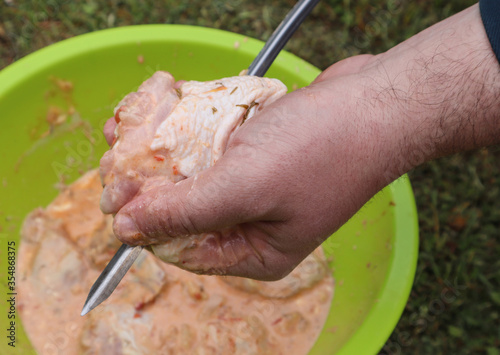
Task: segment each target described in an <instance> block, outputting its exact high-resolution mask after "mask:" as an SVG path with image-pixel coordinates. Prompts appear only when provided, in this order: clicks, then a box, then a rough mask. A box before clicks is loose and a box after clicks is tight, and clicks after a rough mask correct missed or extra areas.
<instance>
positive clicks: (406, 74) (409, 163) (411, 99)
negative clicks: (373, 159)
mask: <svg viewBox="0 0 500 355" xmlns="http://www.w3.org/2000/svg"><path fill="white" fill-rule="evenodd" d="M360 74H361V76H362V77H363V83H364V86H365V94H364V95H363V99H364V100H366V102H369V103H370V105H372V106H374V107H372V109H373V110H375V111H377V112H378V113H379V117H378V119H379V120H380V121H379V122H380V124H381V125H382V127H383V128H382V130H383V131H384V132H385V133H386V134H387V135H388V136H389V137H385V139H383V140H384V141H391V139H392V142H391V143H390V144H386V147H385V148H386V149H390V150H392V152H388V154H389V155H392V157H393V159H391V160H390V161H388V162H386V170H385V175H386V176H385V178H386V179H387V180H392V179H394V178H396V177H397V176H399V175H401V174H403V173H405V172H406V171H408V170H410V169H411V168H413V167H415V166H417V165H419V164H421V163H423V162H424V161H426V160H430V159H434V158H437V157H440V156H444V155H448V154H453V153H456V152H460V151H464V150H470V149H476V148H479V147H484V146H489V145H494V144H498V143H500V66H499V64H498V62H497V59H496V58H495V55H494V53H493V51H492V49H491V46H490V44H489V42H488V39H487V37H486V33H485V31H484V27H483V24H482V22H481V18H480V14H479V8H478V6H477V5H475V6H472V7H471V8H469V9H467V10H465V11H463V12H461V13H459V14H457V15H455V16H453V17H450V18H448V19H447V20H444V21H442V22H440V23H438V24H436V25H435V26H432V27H430V28H429V29H427V30H425V31H423V32H421V33H419V34H418V35H416V36H414V37H412V38H410V39H409V40H407V41H405V42H403V43H401V44H400V45H398V46H396V47H394V48H393V49H391V50H390V51H388V52H385V53H383V54H381V55H378V56H375V57H373V58H372V59H371V60H370V61H369V62H368V63H367V65H365V67H364V68H363V71H362V72H361V73H360ZM391 137H392V138H391ZM381 151H384V147H381ZM387 182H388V181H387Z"/></svg>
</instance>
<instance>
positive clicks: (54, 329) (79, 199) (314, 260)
mask: <svg viewBox="0 0 500 355" xmlns="http://www.w3.org/2000/svg"><path fill="white" fill-rule="evenodd" d="M101 192H102V188H101V186H100V181H99V175H98V172H97V171H91V172H89V173H87V174H85V175H84V176H82V177H81V178H80V179H79V180H77V181H76V182H75V183H73V184H72V185H70V186H69V187H67V188H66V189H65V190H64V191H63V192H62V193H61V194H60V195H59V196H58V197H57V198H56V199H55V200H54V201H53V202H52V203H51V204H50V205H49V206H48V207H47V208H45V209H42V208H38V209H36V210H35V211H33V212H32V213H30V214H29V215H28V217H27V218H26V220H25V221H24V224H23V228H22V231H21V234H22V240H21V245H20V250H19V258H18V263H17V278H18V287H19V289H18V295H19V304H18V307H19V308H18V311H19V314H20V316H21V318H22V323H23V327H24V330H25V331H26V333H27V335H28V337H29V339H30V342H31V344H32V345H33V347H34V348H35V349H36V351H37V352H38V353H39V354H65V355H76V354H89V355H90V354H95V355H98V354H103V355H104V354H106V355H108V354H109V355H119V354H138V355H139V354H145V355H146V354H172V355H184V354H185V355H191V354H193V355H197V354H198V355H201V354H214V355H215V354H217V355H232V354H239V355H257V354H272V355H280V354H287V355H304V354H306V353H307V352H308V350H309V349H310V348H311V346H312V344H313V343H314V341H315V339H316V338H317V337H318V335H319V333H320V332H321V329H322V327H323V324H324V322H325V319H326V317H327V315H328V313H329V308H330V302H331V298H332V293H333V279H332V277H331V276H330V275H329V272H326V265H325V259H324V256H323V254H322V251H321V250H317V251H316V252H315V253H314V256H312V257H310V258H308V259H306V260H305V261H304V262H303V264H301V265H299V267H298V268H297V269H296V270H295V271H293V272H292V273H291V274H290V275H288V276H287V277H285V278H284V279H282V280H280V281H276V282H257V283H251V284H247V283H239V281H242V280H244V279H237V278H232V279H228V278H221V277H216V276H215V277H214V276H201V275H196V274H193V273H190V272H187V271H184V270H181V269H179V268H177V267H175V266H172V265H169V264H166V263H163V262H160V261H159V260H158V259H157V258H155V257H154V256H153V255H152V254H151V253H146V252H144V253H141V255H140V256H139V258H138V259H137V260H136V262H135V263H134V265H133V266H132V268H131V269H130V270H129V272H128V273H127V274H126V275H125V277H124V279H123V280H122V282H121V283H120V284H119V285H118V287H117V289H116V290H115V292H113V294H112V295H111V296H110V298H109V299H108V300H106V301H105V302H104V303H103V304H102V305H100V306H99V307H98V308H96V309H95V310H93V311H92V312H91V313H89V314H88V315H87V316H85V317H81V316H80V310H81V307H82V305H83V303H84V301H85V298H86V297H87V293H88V290H89V289H90V287H91V285H92V284H93V282H94V281H95V280H96V278H97V277H98V275H99V274H100V272H101V271H102V270H103V268H104V267H105V265H106V264H107V263H108V262H109V260H110V259H111V257H112V256H113V254H114V252H115V251H116V249H117V248H118V245H119V242H118V240H117V239H116V238H115V237H114V236H113V233H112V228H111V222H112V216H110V215H104V214H102V212H101V211H100V210H99V199H100V197H101ZM276 291H278V292H276Z"/></svg>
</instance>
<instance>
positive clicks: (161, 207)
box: [105, 4, 500, 280]
mask: <svg viewBox="0 0 500 355" xmlns="http://www.w3.org/2000/svg"><path fill="white" fill-rule="evenodd" d="M111 132H112V129H111V130H110V127H109V126H108V127H107V128H106V129H105V134H106V136H107V138H108V139H110V138H111V134H112V133H111ZM499 142H500V65H499V63H498V61H497V59H496V57H495V55H494V53H493V51H492V49H491V46H490V44H489V41H488V38H487V36H486V33H485V30H484V27H483V24H482V22H481V17H480V14H479V7H478V5H477V4H476V5H474V6H472V7H470V8H468V9H466V10H464V11H462V12H461V13H459V14H457V15H455V16H452V17H450V18H448V19H446V20H444V21H442V22H440V23H438V24H436V25H434V26H432V27H430V28H428V29H427V30H425V31H423V32H421V33H419V34H417V35H415V36H413V37H412V38H410V39H408V40H407V41H405V42H403V43H401V44H399V45H398V46H396V47H394V48H392V49H391V50H389V51H387V52H385V53H382V54H379V55H376V56H371V55H361V56H356V57H352V58H348V59H345V60H343V61H341V62H338V63H336V64H334V65H332V66H331V67H329V68H328V69H327V70H325V71H324V72H323V73H322V74H321V75H320V76H319V77H318V78H317V79H316V80H315V81H314V82H313V83H312V84H311V85H309V86H308V87H306V88H303V89H300V90H297V91H295V92H292V93H290V94H288V95H285V96H284V97H283V98H281V99H280V100H278V101H276V102H275V103H274V104H272V105H271V106H269V107H268V108H266V109H265V110H263V111H262V112H261V113H260V114H258V115H257V116H255V117H253V118H252V119H251V120H249V121H248V122H246V123H245V124H244V125H243V126H242V127H241V129H240V130H239V131H238V132H237V134H236V135H235V137H234V139H232V141H231V142H230V144H229V146H228V149H227V151H226V153H225V155H224V156H223V157H222V158H221V159H220V160H219V161H218V162H217V163H216V164H215V166H213V167H211V168H209V169H207V170H205V171H203V172H201V173H200V174H198V175H197V176H196V177H195V178H188V179H186V180H183V181H181V182H179V183H177V184H175V185H172V186H168V187H161V188H157V189H156V190H153V191H149V192H147V193H145V194H143V195H141V196H139V197H137V198H135V199H134V200H132V201H131V202H129V203H128V204H127V205H125V206H124V207H123V208H122V209H121V210H120V211H119V212H118V214H117V215H116V216H115V222H114V230H115V233H116V236H117V237H118V238H119V239H120V240H121V241H123V242H124V243H127V244H130V245H137V244H142V245H150V244H161V243H162V241H165V240H168V238H182V237H183V236H186V235H190V234H200V233H203V232H212V231H223V232H224V231H226V230H227V228H229V227H235V226H236V230H237V232H232V233H226V234H224V233H223V235H224V237H222V238H221V239H220V241H219V243H208V244H204V246H203V247H200V248H197V249H192V250H187V251H185V252H184V253H183V254H182V255H181V262H179V265H178V266H180V267H182V268H185V269H187V270H191V271H194V272H199V273H218V274H228V275H236V276H244V277H250V278H255V279H260V280H276V279H280V278H282V277H283V276H285V275H286V274H287V273H289V272H290V271H291V270H292V269H293V268H294V267H295V266H296V265H297V264H298V263H299V262H300V261H301V260H302V259H304V258H305V257H306V256H307V255H308V254H309V253H310V252H311V251H312V250H314V249H315V248H316V247H317V246H318V245H320V244H321V243H322V242H323V241H324V240H325V239H326V238H328V236H330V235H331V234H332V233H333V232H335V231H336V230H337V229H338V228H339V227H340V226H342V225H343V224H344V223H345V222H346V221H347V220H348V219H349V218H350V217H351V216H352V215H353V214H354V213H356V211H358V210H359V209H360V208H361V207H362V206H363V204H364V203H366V202H367V201H368V200H369V199H370V198H371V197H372V196H374V195H375V194H376V193H377V192H378V191H379V190H381V189H382V188H383V187H385V186H386V185H387V184H389V183H390V182H391V181H393V180H394V179H396V178H397V177H399V176H400V175H402V174H404V173H406V172H407V171H409V170H411V169H413V168H415V167H416V166H418V165H420V164H422V163H423V162H425V161H428V160H432V159H435V158H438V157H441V156H444V155H449V154H453V153H456V152H461V151H466V150H470V149H477V148H480V147H485V146H490V145H495V144H498V143H499ZM195 261H196V262H195ZM200 262H201V263H202V264H203V267H200Z"/></svg>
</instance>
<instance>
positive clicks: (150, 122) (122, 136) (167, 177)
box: [101, 71, 286, 213]
mask: <svg viewBox="0 0 500 355" xmlns="http://www.w3.org/2000/svg"><path fill="white" fill-rule="evenodd" d="M174 84H175V80H174V78H173V77H172V75H170V74H169V73H167V72H163V71H159V72H156V73H155V74H154V75H153V76H152V77H151V78H150V79H148V80H146V81H145V82H144V83H143V84H142V85H141V86H140V87H139V89H138V90H137V92H133V93H130V94H128V95H127V96H125V98H124V99H123V100H122V101H121V102H120V103H119V104H118V106H117V107H116V108H115V120H116V122H117V126H116V129H115V142H114V144H113V146H112V148H111V149H110V150H109V151H108V152H106V153H105V154H104V156H103V158H102V159H101V179H102V182H103V185H104V192H103V194H102V198H101V209H102V211H103V212H104V213H116V212H118V210H119V209H120V208H121V207H123V206H124V205H125V204H126V203H127V202H128V201H130V200H131V199H132V198H134V197H135V196H137V195H138V194H140V193H141V192H142V191H145V190H148V189H150V188H152V187H153V186H158V185H160V184H169V183H175V182H177V181H180V180H182V179H185V178H186V177H189V176H193V175H195V174H196V173H198V172H200V171H201V170H203V169H206V168H208V167H209V166H212V165H213V164H215V163H216V162H217V160H218V159H219V158H220V157H221V156H222V154H224V151H225V150H226V146H227V143H228V141H229V139H230V137H231V135H232V134H233V133H234V132H235V131H236V129H237V128H238V127H239V126H240V125H241V124H242V123H243V121H244V120H245V119H250V118H251V117H252V116H253V115H254V114H255V113H256V112H257V111H259V110H261V109H262V108H263V107H264V106H266V105H267V104H270V103H271V102H273V101H275V100H277V99H278V98H279V97H281V96H283V95H284V94H285V93H286V86H285V85H283V83H281V82H280V81H279V80H277V79H268V78H259V77H254V76H237V77H230V78H223V79H220V80H214V81H207V82H198V81H188V82H185V83H183V84H182V86H181V87H180V88H178V89H176V88H174Z"/></svg>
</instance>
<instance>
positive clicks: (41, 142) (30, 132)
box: [0, 25, 418, 355]
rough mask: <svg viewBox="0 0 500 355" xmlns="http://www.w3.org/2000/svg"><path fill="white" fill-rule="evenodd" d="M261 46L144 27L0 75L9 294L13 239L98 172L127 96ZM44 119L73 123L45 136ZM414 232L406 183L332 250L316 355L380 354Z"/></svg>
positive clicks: (78, 43)
mask: <svg viewBox="0 0 500 355" xmlns="http://www.w3.org/2000/svg"><path fill="white" fill-rule="evenodd" d="M262 45H263V44H262V42H260V41H256V40H253V39H249V38H246V37H243V36H240V35H237V34H233V33H228V32H223V31H218V30H212V29H206V28H197V27H190V26H178V25H149V26H136V27H128V28H119V29H112V30H106V31H100V32H95V33H91V34H87V35H83V36H79V37H76V38H73V39H70V40H66V41H63V42H60V43H57V44H55V45H52V46H50V47H47V48H45V49H43V50H40V51H38V52H36V53H34V54H32V55H30V56H28V57H26V58H24V59H22V60H20V61H18V62H17V63H15V64H13V65H11V66H10V67H8V68H6V69H5V70H3V71H2V72H0V83H1V86H0V122H1V127H2V129H1V130H0V152H1V157H2V158H1V159H2V164H0V179H1V181H0V196H2V198H1V199H0V240H1V241H2V248H1V249H0V255H1V257H0V260H1V261H0V263H1V265H0V280H2V283H0V291H1V293H2V294H7V293H8V292H10V291H9V290H8V289H7V284H6V281H4V280H7V260H6V259H7V258H6V257H5V255H6V252H7V242H12V241H14V242H15V243H16V247H18V246H19V229H20V225H21V223H22V221H23V219H24V217H25V216H26V214H27V213H28V212H29V211H31V210H32V209H34V208H36V207H39V206H46V205H47V204H48V203H49V202H50V201H51V200H52V199H53V198H54V197H55V196H56V195H57V193H58V190H57V189H56V185H57V183H58V182H60V181H66V182H71V181H73V180H75V179H76V178H77V177H78V176H79V175H80V174H81V173H82V172H83V171H86V170H88V169H90V168H93V167H96V166H98V162H99V158H100V156H102V154H103V153H104V151H105V150H106V149H108V147H107V145H106V143H105V141H104V138H103V136H102V133H101V132H102V126H103V124H104V122H105V120H106V119H107V118H108V117H110V116H111V115H112V110H113V108H114V107H115V105H116V104H117V103H118V101H119V100H120V99H121V98H122V97H123V96H124V95H125V94H127V93H128V92H130V91H133V90H135V89H136V88H137V87H138V85H139V84H140V83H141V82H142V81H144V80H145V79H146V78H148V77H149V76H151V74H153V73H154V72H155V71H157V70H168V71H170V72H171V73H172V74H173V75H174V76H175V77H176V78H177V79H187V80H190V79H192V80H211V79H216V78H220V77H224V76H233V75H237V74H238V73H239V72H240V71H241V70H242V69H245V68H247V67H248V66H249V64H250V63H251V61H252V59H253V58H254V57H255V55H256V54H257V53H258V51H259V50H260V48H261V47H262ZM318 74H319V70H318V69H316V68H314V67H313V66H311V65H310V64H308V63H306V62H304V61H303V60H301V59H299V58H297V57H295V56H293V55H291V54H289V53H286V52H282V53H281V54H280V56H279V57H278V58H277V59H276V61H275V63H274V64H273V66H272V68H271V69H270V70H269V72H268V74H267V76H269V77H275V78H278V79H280V80H282V81H283V82H284V83H285V84H286V85H287V86H288V88H289V89H292V88H296V87H302V86H305V85H307V84H308V83H310V82H311V81H312V80H313V79H314V78H315V77H316V75H318ZM60 79H63V80H67V81H70V82H71V83H72V84H73V86H74V89H73V90H72V91H71V92H68V91H66V90H65V89H64V83H62V82H61V81H58V80H60ZM70 107H74V109H75V112H76V113H75V114H73V113H72V111H71V109H70ZM48 112H51V114H52V116H53V117H58V116H60V117H61V119H64V120H65V122H64V123H63V124H61V125H60V126H58V127H57V128H56V129H54V131H53V132H52V133H51V134H49V135H46V132H47V131H48V129H49V125H48V123H47V122H46V118H47V114H48ZM65 115H66V116H65ZM417 234H418V231H417V223H416V209H415V203H414V200H413V194H412V191H411V187H410V184H409V181H408V180H407V178H405V177H403V178H401V179H399V180H398V181H396V182H395V183H393V184H392V185H391V186H389V187H387V188H386V189H384V190H383V191H381V192H380V193H379V194H378V195H377V196H375V197H374V198H373V199H372V200H371V201H370V202H369V203H368V204H367V205H366V206H365V207H364V208H363V209H362V210H361V211H360V212H359V213H358V214H357V215H356V216H354V217H353V218H352V219H351V220H350V221H349V222H348V223H347V224H346V225H344V226H343V227H342V228H341V229H340V230H339V231H338V232H337V233H335V235H334V236H333V237H332V238H330V239H329V240H327V241H326V242H325V243H324V245H323V247H324V249H325V251H326V253H327V254H328V256H330V257H331V262H330V266H331V269H332V272H333V274H334V277H335V279H336V289H335V296H334V299H333V303H332V308H331V312H330V314H329V317H328V320H327V323H326V325H325V327H324V329H323V332H322V334H321V335H320V337H319V339H318V341H317V342H316V344H315V346H314V348H313V349H312V351H311V354H322V355H324V354H353V353H355V354H373V353H375V352H377V351H378V350H379V349H380V348H381V347H382V346H383V344H384V343H385V341H386V340H387V338H388V336H389V335H390V333H391V332H392V330H393V328H394V326H395V325H396V323H397V321H398V319H399V317H400V315H401V313H402V310H403V308H404V305H405V303H406V300H407V298H408V295H409V291H410V288H411V285H412V282H413V275H414V272H415V265H416V257H417ZM2 302H3V303H5V300H4V299H3V297H2ZM5 305H6V304H5ZM77 311H78V312H79V311H80V310H77ZM8 323H9V319H8V318H7V317H0V324H1V326H2V328H3V327H8ZM16 324H17V327H18V328H17V338H18V339H17V346H16V349H15V350H16V351H15V353H16V354H19V353H22V354H25V353H31V352H33V350H32V348H31V346H30V344H29V341H28V339H27V337H26V334H25V333H24V332H23V329H22V324H21V322H20V320H19V319H18V318H17V320H16ZM57 336H58V335H57V334H48V335H47V339H48V340H50V339H52V340H53V342H56V344H57V340H54V339H57ZM5 343H6V342H2V344H1V345H0V347H3V346H6V344H5ZM2 353H5V352H4V351H2Z"/></svg>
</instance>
